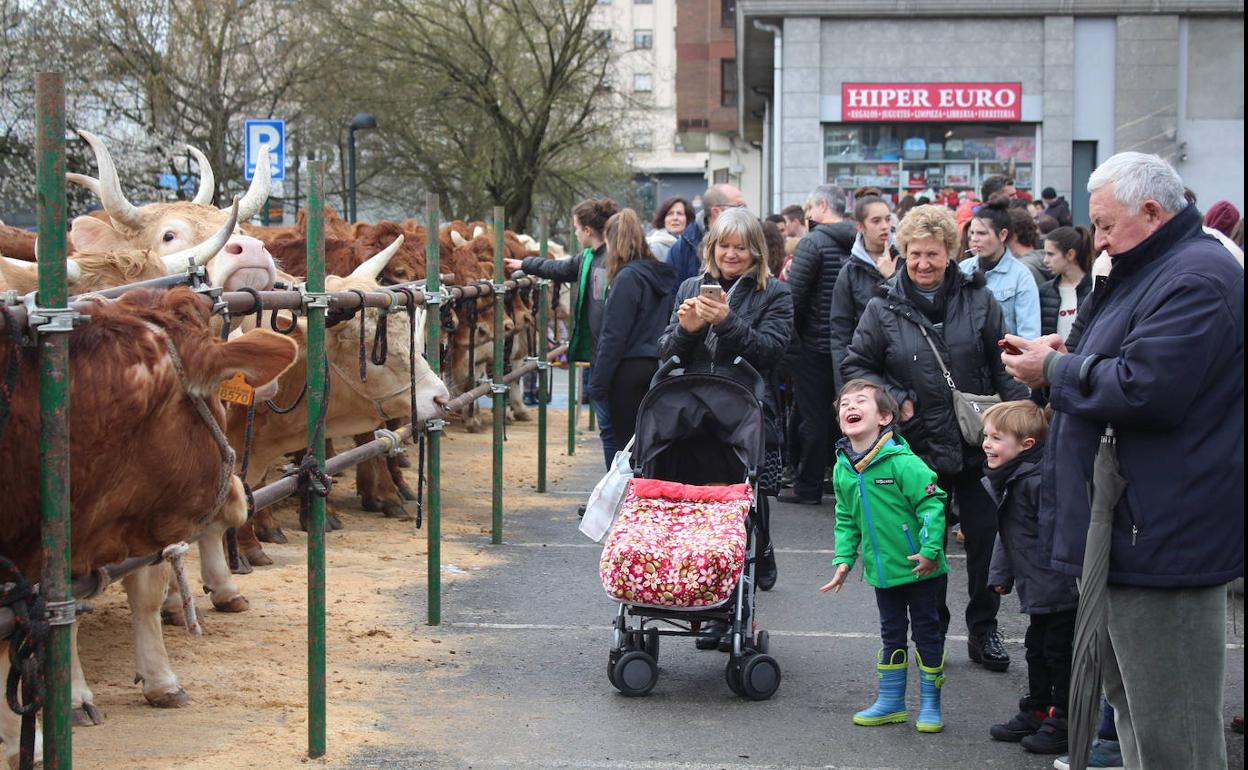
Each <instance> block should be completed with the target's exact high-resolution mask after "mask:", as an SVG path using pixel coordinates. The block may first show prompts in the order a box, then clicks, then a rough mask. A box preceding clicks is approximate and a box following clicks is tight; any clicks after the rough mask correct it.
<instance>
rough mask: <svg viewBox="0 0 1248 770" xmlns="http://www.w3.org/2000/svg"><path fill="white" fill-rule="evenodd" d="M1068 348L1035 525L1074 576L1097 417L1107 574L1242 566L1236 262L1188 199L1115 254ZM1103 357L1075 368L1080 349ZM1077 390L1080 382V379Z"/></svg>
mask: <svg viewBox="0 0 1248 770" xmlns="http://www.w3.org/2000/svg"><path fill="white" fill-rule="evenodd" d="M1093 302H1094V305H1093V307H1092V309H1091V313H1090V314H1089V317H1088V320H1087V327H1086V328H1085V329H1084V331H1083V336H1082V338H1081V339H1080V341H1079V347H1078V350H1079V352H1078V353H1073V354H1068V355H1064V356H1062V357H1061V358H1059V359H1058V361H1057V364H1056V366H1055V367H1054V370H1053V373H1052V379H1051V383H1050V387H1049V402H1050V404H1051V405H1052V407H1053V410H1054V416H1053V422H1052V425H1051V427H1050V429H1049V438H1048V441H1047V443H1046V452H1045V471H1044V484H1043V485H1042V495H1041V506H1040V507H1041V510H1040V516H1041V537H1042V538H1043V541H1042V542H1043V543H1044V545H1045V547H1047V548H1048V549H1049V552H1050V553H1051V554H1052V559H1053V567H1054V568H1055V569H1057V570H1058V571H1061V572H1065V573H1067V574H1070V575H1079V574H1081V572H1082V567H1083V552H1084V545H1085V540H1086V537H1087V530H1088V520H1089V515H1090V506H1089V500H1088V491H1087V490H1088V482H1089V481H1090V480H1091V478H1092V463H1093V460H1094V458H1095V457H1096V453H1097V449H1098V446H1099V440H1100V436H1101V434H1102V432H1103V431H1104V429H1105V425H1106V423H1112V424H1113V426H1114V430H1115V432H1116V434H1117V436H1118V459H1119V463H1120V465H1121V474H1122V477H1123V478H1124V479H1126V481H1127V489H1126V492H1125V493H1124V495H1123V498H1122V500H1121V501H1120V502H1119V504H1118V507H1117V509H1116V510H1115V513H1114V524H1113V537H1112V546H1111V550H1110V561H1109V580H1110V582H1111V583H1116V584H1120V585H1135V586H1153V587H1199V586H1213V585H1219V584H1222V583H1227V582H1229V581H1231V580H1233V579H1235V578H1236V577H1240V576H1242V575H1243V574H1244V272H1243V270H1242V269H1241V268H1240V267H1239V265H1238V264H1237V263H1236V261H1235V259H1234V258H1232V257H1231V255H1230V254H1228V253H1227V251H1226V249H1225V248H1223V247H1222V245H1221V244H1220V243H1218V241H1216V240H1214V239H1213V238H1211V237H1209V236H1207V235H1205V234H1204V233H1203V231H1202V230H1201V217H1200V212H1198V211H1197V210H1196V207H1195V206H1188V207H1187V208H1186V209H1184V210H1183V211H1182V212H1180V213H1179V214H1177V215H1176V216H1175V217H1174V218H1173V219H1172V220H1171V221H1169V222H1167V223H1166V224H1165V225H1164V226H1163V227H1162V228H1161V229H1160V230H1158V231H1157V232H1156V233H1153V235H1152V236H1150V237H1149V238H1147V239H1146V240H1145V241H1144V242H1142V243H1141V244H1140V245H1138V246H1136V247H1135V248H1134V249H1131V250H1130V251H1127V252H1124V253H1122V254H1119V255H1117V256H1116V257H1114V268H1113V272H1111V273H1110V275H1109V278H1108V279H1107V280H1106V281H1105V283H1104V285H1103V286H1102V287H1101V288H1099V289H1098V291H1097V294H1096V295H1095V297H1094V300H1093ZM1094 354H1099V355H1102V356H1104V359H1103V360H1101V361H1100V362H1099V363H1097V364H1095V365H1094V366H1091V367H1090V368H1089V369H1087V370H1086V376H1085V378H1084V383H1085V385H1084V387H1083V388H1081V378H1080V371H1081V369H1084V364H1085V362H1087V361H1088V359H1089V357H1090V356H1092V355H1094ZM1085 390H1086V392H1085Z"/></svg>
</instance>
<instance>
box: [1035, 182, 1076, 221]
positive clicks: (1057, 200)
mask: <svg viewBox="0 0 1248 770" xmlns="http://www.w3.org/2000/svg"><path fill="white" fill-rule="evenodd" d="M1040 200H1042V201H1044V213H1045V214H1047V215H1049V216H1051V217H1053V218H1054V219H1056V220H1057V224H1058V226H1059V227H1070V225H1071V224H1072V223H1073V222H1074V220H1072V219H1071V217H1070V204H1069V203H1067V202H1066V199H1065V198H1061V197H1058V195H1057V190H1054V189H1053V188H1052V187H1046V188H1044V190H1042V191H1041V192H1040Z"/></svg>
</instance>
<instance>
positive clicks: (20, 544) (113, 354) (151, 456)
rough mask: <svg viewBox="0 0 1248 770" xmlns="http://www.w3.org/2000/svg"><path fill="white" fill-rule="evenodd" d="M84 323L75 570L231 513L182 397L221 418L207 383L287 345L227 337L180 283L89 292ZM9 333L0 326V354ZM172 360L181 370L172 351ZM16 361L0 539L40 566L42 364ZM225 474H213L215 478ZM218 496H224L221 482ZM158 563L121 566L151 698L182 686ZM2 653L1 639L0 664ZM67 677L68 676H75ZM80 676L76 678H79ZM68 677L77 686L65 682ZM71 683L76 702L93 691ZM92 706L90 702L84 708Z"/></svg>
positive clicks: (76, 395)
mask: <svg viewBox="0 0 1248 770" xmlns="http://www.w3.org/2000/svg"><path fill="white" fill-rule="evenodd" d="M86 313H87V314H88V315H89V316H90V317H91V320H90V323H87V324H85V325H83V326H82V327H80V328H78V329H75V331H74V332H73V333H72V334H71V335H70V338H69V345H70V351H69V362H70V364H69V366H70V378H69V379H70V401H71V402H72V403H73V405H74V408H73V409H72V410H71V411H70V413H69V414H70V426H69V428H70V429H69V436H70V494H71V496H72V498H73V502H74V504H73V507H72V510H71V516H72V521H71V533H72V541H71V546H72V553H73V562H72V570H73V573H74V574H75V575H81V574H86V573H88V572H90V571H91V570H93V569H95V568H98V567H101V566H104V565H106V564H110V563H113V562H116V561H119V560H121V559H124V558H128V557H131V556H138V555H142V554H148V553H152V552H155V551H159V550H160V549H161V548H163V547H164V546H166V545H168V544H170V543H174V542H178V541H193V540H195V539H196V538H198V537H200V536H201V535H202V534H203V533H204V532H205V531H207V530H208V529H211V528H213V527H214V526H220V525H224V526H231V525H234V524H238V523H241V522H242V520H243V518H244V517H245V516H246V511H247V505H246V501H245V499H244V497H243V488H242V484H241V482H240V481H239V480H238V478H237V477H235V476H233V475H232V468H230V466H229V465H228V464H225V462H224V460H225V457H226V455H225V453H224V451H223V449H222V447H221V446H219V445H218V443H217V442H216V441H215V440H214V439H213V434H212V431H211V429H210V427H209V425H208V424H207V422H206V421H205V419H204V418H203V417H201V416H200V413H199V412H198V411H197V407H196V406H195V404H194V403H193V399H195V398H200V399H202V403H203V404H204V405H205V406H206V407H207V409H208V411H209V413H210V414H211V415H212V417H213V419H215V420H216V421H217V422H218V423H219V424H224V420H225V414H224V411H223V409H222V407H221V405H220V402H219V401H218V400H217V399H216V398H215V397H214V396H215V393H216V389H217V387H218V385H219V384H220V383H221V382H222V381H223V380H225V379H226V378H228V377H230V376H232V375H233V374H234V373H236V372H241V373H242V374H243V376H244V377H245V379H246V380H247V381H248V382H249V383H251V384H252V385H256V386H259V385H263V384H265V383H267V382H269V381H271V380H273V379H274V378H275V377H277V376H278V375H279V374H281V373H282V372H283V371H285V370H286V369H287V368H288V367H289V366H290V365H291V363H292V362H293V361H294V359H295V355H296V350H295V345H294V343H293V342H291V341H290V340H287V339H285V338H283V337H281V336H280V335H277V334H274V333H272V332H269V331H252V332H249V333H247V334H244V335H242V336H240V337H239V338H237V339H234V340H231V341H229V342H222V341H220V340H219V339H218V338H217V335H216V334H214V333H213V332H212V331H211V329H210V325H209V321H210V315H209V312H208V308H207V306H206V304H205V303H204V302H203V301H202V300H200V299H199V298H198V297H196V295H195V294H194V293H193V292H192V291H190V290H189V289H186V288H176V289H172V290H169V291H159V290H150V289H148V290H135V291H131V292H128V293H127V294H125V295H124V296H123V297H122V298H121V299H119V300H116V301H112V302H103V301H102V302H99V303H97V304H94V305H93V306H92V307H91V308H90V309H89V310H87V311H86ZM11 345H12V343H11V342H10V341H9V340H8V338H7V337H6V338H4V339H3V340H0V359H7V357H8V355H9V350H10V346H11ZM171 347H172V349H173V350H175V351H176V355H177V358H178V359H180V362H181V367H180V369H181V371H179V366H178V364H176V363H175V362H174V359H173V355H174V354H173V353H171V351H170V348H171ZM18 354H19V357H20V361H21V366H20V369H19V376H18V380H17V386H16V389H15V391H14V394H13V399H12V405H13V413H12V415H11V417H10V420H9V424H8V426H7V428H6V430H5V433H4V435H3V436H2V437H0V467H3V468H4V469H5V472H4V473H2V474H0V499H3V500H4V501H5V503H4V505H5V515H4V516H3V517H0V553H4V554H5V555H6V556H8V557H10V558H11V559H13V560H14V561H15V562H16V563H17V565H18V567H19V568H20V569H21V570H22V571H23V572H24V573H25V574H26V575H27V576H28V577H29V578H30V579H31V580H32V581H33V580H36V579H38V577H39V573H40V569H41V561H42V553H43V552H42V549H41V548H40V539H39V538H40V501H39V494H40V493H39V483H38V478H39V467H38V466H39V455H38V453H37V452H32V451H30V447H32V446H34V445H36V444H37V443H38V442H39V413H38V407H37V405H38V401H39V398H38V387H39V385H38V381H39V364H38V360H37V355H36V352H35V350H34V349H33V348H30V349H22V350H20V351H19V352H18ZM223 484H224V486H222V485H223ZM222 493H223V494H224V497H221V496H220V495H221V494H222ZM167 585H168V577H167V574H165V572H164V571H162V570H160V569H146V570H140V571H139V572H137V573H135V574H133V575H131V576H130V577H129V578H127V579H126V588H127V593H128V595H129V600H130V607H131V611H132V613H133V616H134V627H135V636H136V653H135V667H136V672H137V676H138V678H139V679H140V680H142V682H143V694H144V697H146V698H147V699H148V701H150V702H151V703H153V704H154V705H181V704H182V703H184V702H185V701H186V693H185V691H183V690H182V688H181V687H180V686H179V685H178V681H177V677H176V676H175V675H174V674H173V671H172V670H171V669H170V667H169V662H168V657H167V655H166V653H165V648H164V642H163V641H162V639H161V631H160V614H159V609H160V604H161V601H162V600H163V599H164V596H165V590H166V587H167ZM7 667H8V655H7V654H3V653H0V678H2V677H3V674H4V672H5V671H7ZM77 680H78V677H75V681H76V683H77ZM84 686H85V683H84ZM75 689H76V690H77V688H75ZM86 696H87V697H86V698H85V699H84V698H83V697H82V694H81V693H79V692H75V703H76V704H82V706H80V708H85V707H87V705H88V704H89V703H90V698H89V696H90V693H89V691H88V692H86ZM89 710H90V711H94V707H90V708H89ZM16 724H17V721H16V717H15V716H14V715H13V714H12V713H11V712H9V711H8V708H7V706H6V705H0V737H2V738H3V740H4V742H5V748H6V753H7V755H8V756H9V757H12V756H13V755H14V754H16V753H17V749H18V743H19V741H18V735H17V733H16V732H14V731H13V730H14V727H15V725H16Z"/></svg>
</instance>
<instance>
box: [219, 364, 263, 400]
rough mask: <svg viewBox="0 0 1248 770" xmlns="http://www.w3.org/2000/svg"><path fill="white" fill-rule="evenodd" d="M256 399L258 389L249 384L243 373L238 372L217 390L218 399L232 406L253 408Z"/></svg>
mask: <svg viewBox="0 0 1248 770" xmlns="http://www.w3.org/2000/svg"><path fill="white" fill-rule="evenodd" d="M255 397H256V389H255V388H253V387H251V386H250V385H248V384H247V381H246V380H244V379H243V374H242V372H236V373H235V374H234V376H233V377H231V378H230V379H228V380H226V381H225V382H223V383H221V387H219V388H217V398H219V399H221V400H222V401H229V402H230V403H232V404H240V405H242V406H251V402H252V399H254V398H255Z"/></svg>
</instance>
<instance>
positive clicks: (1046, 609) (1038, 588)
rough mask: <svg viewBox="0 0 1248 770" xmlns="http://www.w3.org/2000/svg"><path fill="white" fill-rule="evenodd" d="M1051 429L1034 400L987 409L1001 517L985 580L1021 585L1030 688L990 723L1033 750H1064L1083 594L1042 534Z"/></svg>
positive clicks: (990, 463)
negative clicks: (1002, 718)
mask: <svg viewBox="0 0 1248 770" xmlns="http://www.w3.org/2000/svg"><path fill="white" fill-rule="evenodd" d="M1047 431H1048V425H1047V421H1046V420H1045V416H1044V411H1043V410H1042V409H1041V408H1040V407H1039V406H1037V405H1036V404H1035V403H1033V402H1031V401H1006V402H1004V403H1001V404H994V405H993V406H992V407H991V408H989V409H988V411H987V412H985V413H984V442H983V449H984V455H985V456H986V457H987V460H986V463H985V465H986V468H985V473H984V488H985V489H987V490H988V494H989V495H990V496H991V497H992V499H993V502H995V503H996V505H997V516H998V521H999V527H998V534H997V542H996V546H995V548H994V550H993V554H992V566H991V567H990V568H989V570H988V584H989V585H990V586H992V587H993V588H994V589H995V590H996V592H997V593H999V594H1008V593H1010V591H1012V590H1013V589H1014V588H1015V587H1017V588H1018V598H1019V602H1020V603H1021V604H1022V609H1023V612H1025V613H1026V614H1027V615H1028V617H1029V618H1030V620H1031V622H1030V624H1029V625H1028V626H1027V636H1026V647H1027V694H1026V695H1024V696H1023V698H1022V700H1021V701H1019V704H1018V713H1017V714H1015V715H1014V717H1013V718H1012V719H1010V721H1008V722H1006V723H1004V724H999V725H993V726H992V728H991V729H990V730H989V733H990V734H991V735H992V737H993V738H994V739H995V740H998V741H1009V742H1011V743H1018V742H1021V743H1022V744H1023V748H1025V749H1027V750H1028V751H1031V752H1034V753H1036V754H1062V753H1064V752H1065V751H1066V708H1067V701H1068V698H1069V694H1070V666H1071V656H1072V654H1073V648H1074V638H1075V611H1076V609H1077V608H1078V606H1079V597H1078V595H1077V594H1076V592H1075V586H1074V580H1073V579H1072V578H1070V577H1068V576H1066V575H1063V574H1061V573H1058V572H1054V571H1053V570H1052V569H1050V568H1049V566H1048V560H1047V558H1046V556H1045V555H1044V554H1043V553H1042V550H1041V548H1040V540H1039V527H1040V522H1039V517H1038V515H1037V512H1038V510H1039V507H1040V476H1041V474H1040V463H1041V459H1042V457H1043V455H1044V437H1045V433H1047Z"/></svg>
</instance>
